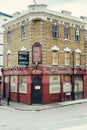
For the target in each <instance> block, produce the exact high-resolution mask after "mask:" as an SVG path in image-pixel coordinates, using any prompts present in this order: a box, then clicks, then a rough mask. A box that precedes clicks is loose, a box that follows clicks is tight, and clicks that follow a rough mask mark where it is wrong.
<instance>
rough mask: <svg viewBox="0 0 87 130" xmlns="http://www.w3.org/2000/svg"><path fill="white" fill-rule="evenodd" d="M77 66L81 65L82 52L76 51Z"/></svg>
mask: <svg viewBox="0 0 87 130" xmlns="http://www.w3.org/2000/svg"><path fill="white" fill-rule="evenodd" d="M76 66H80V53H76Z"/></svg>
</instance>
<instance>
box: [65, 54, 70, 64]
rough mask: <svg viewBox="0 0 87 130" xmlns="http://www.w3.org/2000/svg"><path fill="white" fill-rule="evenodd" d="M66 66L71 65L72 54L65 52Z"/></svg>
mask: <svg viewBox="0 0 87 130" xmlns="http://www.w3.org/2000/svg"><path fill="white" fill-rule="evenodd" d="M65 65H70V52H65Z"/></svg>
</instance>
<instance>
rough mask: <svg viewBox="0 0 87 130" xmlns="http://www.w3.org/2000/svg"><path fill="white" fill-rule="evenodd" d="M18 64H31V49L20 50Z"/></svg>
mask: <svg viewBox="0 0 87 130" xmlns="http://www.w3.org/2000/svg"><path fill="white" fill-rule="evenodd" d="M18 64H19V65H29V51H18Z"/></svg>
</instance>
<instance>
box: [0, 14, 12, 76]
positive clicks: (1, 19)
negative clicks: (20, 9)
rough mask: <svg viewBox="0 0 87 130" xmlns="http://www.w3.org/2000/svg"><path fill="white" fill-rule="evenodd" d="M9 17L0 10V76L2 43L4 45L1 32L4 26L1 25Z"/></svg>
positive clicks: (9, 17)
mask: <svg viewBox="0 0 87 130" xmlns="http://www.w3.org/2000/svg"><path fill="white" fill-rule="evenodd" d="M10 19H11V16H10V15H8V14H5V13H2V12H0V76H1V68H2V67H3V55H4V54H3V45H4V39H3V33H4V28H3V27H2V25H3V24H5V22H7V21H8V20H10Z"/></svg>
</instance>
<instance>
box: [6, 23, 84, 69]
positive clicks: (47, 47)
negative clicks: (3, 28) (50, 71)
mask: <svg viewBox="0 0 87 130" xmlns="http://www.w3.org/2000/svg"><path fill="white" fill-rule="evenodd" d="M44 22H45V21H34V23H33V24H32V27H30V26H31V24H27V25H26V38H25V39H23V40H22V39H21V27H17V28H15V29H12V42H11V43H10V44H9V43H7V32H5V34H4V66H5V67H7V51H8V50H11V52H12V54H11V60H10V63H11V66H12V67H13V66H18V51H20V50H21V48H22V47H23V46H24V47H25V48H26V49H27V50H29V51H30V52H31V53H30V60H29V61H30V63H31V64H30V65H32V56H31V55H32V51H31V50H32V45H33V44H34V43H35V42H40V43H41V45H42V51H44V53H43V54H44V55H42V61H43V63H42V64H43V65H52V54H51V47H53V46H54V45H56V46H57V47H58V48H59V66H63V65H64V64H65V54H64V52H63V50H64V48H66V47H68V48H70V49H71V50H75V49H77V48H79V49H80V50H81V52H84V31H81V35H80V43H78V42H75V28H73V27H70V40H69V41H65V40H64V26H65V25H63V24H58V27H59V38H58V39H53V37H52V23H51V22H45V23H44ZM43 23H44V24H43ZM41 24H43V25H41ZM41 27H43V28H41ZM30 28H32V30H31V29H30ZM30 31H32V32H31V36H30ZM43 31H44V32H43ZM42 34H44V38H43V36H42ZM45 35H46V36H45ZM30 38H31V39H30ZM30 40H31V41H33V42H30ZM71 56H72V54H71ZM81 62H82V63H81V64H82V65H84V58H82V60H81ZM71 64H72V60H71Z"/></svg>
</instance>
